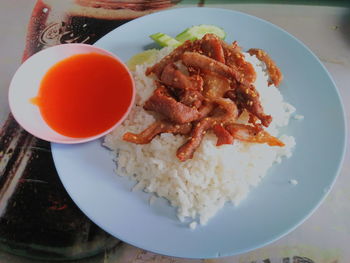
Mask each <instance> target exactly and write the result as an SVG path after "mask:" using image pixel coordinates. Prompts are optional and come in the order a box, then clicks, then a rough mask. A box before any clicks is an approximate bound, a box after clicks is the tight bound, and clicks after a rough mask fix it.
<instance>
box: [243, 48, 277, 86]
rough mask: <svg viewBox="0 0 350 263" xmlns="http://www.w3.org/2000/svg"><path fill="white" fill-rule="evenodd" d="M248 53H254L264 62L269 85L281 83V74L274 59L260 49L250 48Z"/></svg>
mask: <svg viewBox="0 0 350 263" xmlns="http://www.w3.org/2000/svg"><path fill="white" fill-rule="evenodd" d="M248 53H249V54H250V55H252V56H253V55H255V56H256V57H257V58H258V59H259V60H261V61H262V62H264V63H265V65H266V67H267V70H268V72H269V75H270V80H269V86H270V85H272V84H274V85H275V86H276V87H277V86H278V85H279V84H280V83H281V81H282V79H283V75H282V72H281V70H280V69H279V68H278V67H277V65H276V63H275V61H273V60H272V59H271V57H270V56H269V55H268V54H267V53H266V52H265V51H264V50H262V49H259V48H251V49H249V50H248Z"/></svg>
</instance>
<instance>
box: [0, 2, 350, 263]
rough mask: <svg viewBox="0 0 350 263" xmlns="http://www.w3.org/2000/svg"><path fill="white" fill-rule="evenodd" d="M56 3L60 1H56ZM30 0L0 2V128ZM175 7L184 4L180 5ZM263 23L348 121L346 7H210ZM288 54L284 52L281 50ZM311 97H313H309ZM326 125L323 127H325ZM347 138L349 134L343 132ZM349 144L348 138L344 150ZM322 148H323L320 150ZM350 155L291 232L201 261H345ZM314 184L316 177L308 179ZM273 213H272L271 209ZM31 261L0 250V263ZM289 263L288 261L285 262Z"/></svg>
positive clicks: (127, 249) (121, 252) (95, 261)
mask: <svg viewBox="0 0 350 263" xmlns="http://www.w3.org/2000/svg"><path fill="white" fill-rule="evenodd" d="M60 1H62V0H60ZM34 2H35V1H34V0H5V1H1V3H0V34H1V36H2V37H1V44H0V45H1V46H0V47H1V48H0V74H1V77H0V125H2V123H3V122H4V121H5V120H6V117H7V115H8V113H9V109H8V103H7V90H8V85H9V83H10V80H11V77H12V75H13V73H14V72H15V70H16V68H17V67H18V66H19V64H20V61H21V57H22V52H23V49H24V43H25V33H26V29H27V24H28V21H29V16H30V13H31V11H32V8H33V5H34ZM178 6H179V7H180V6H181V7H184V6H189V5H184V4H180V5H178ZM206 6H207V7H221V8H228V9H234V10H237V11H242V12H245V13H248V14H251V15H254V16H257V17H260V18H262V19H265V20H268V21H270V22H272V23H274V24H276V25H278V26H280V27H282V28H283V29H285V30H286V31H288V32H289V33H291V34H293V35H294V36H296V37H297V38H299V39H300V40H301V41H302V42H304V43H305V44H306V45H307V46H308V47H309V48H310V49H311V50H312V51H313V52H314V53H315V54H316V55H317V56H318V57H319V58H320V59H321V61H322V62H323V63H324V65H325V66H326V68H327V69H328V70H329V72H330V73H331V75H332V77H333V78H334V80H335V82H336V84H337V86H338V89H339V91H340V93H341V96H342V99H343V102H344V106H345V110H346V115H347V122H348V123H350V86H349V83H350V9H349V8H340V7H322V6H295V5H293V6H290V5H271V4H269V5H267V4H259V5H256V4H216V5H206ZM286 52H288V51H286ZM315 99H317V95H316V96H315ZM325 125H327V123H325ZM348 134H349V132H348ZM349 144H350V140H349V136H348V148H349ZM325 150H326V149H325ZM349 174H350V153H349V151H348V152H347V155H346V157H345V161H344V165H343V168H342V171H341V174H340V176H339V177H338V180H337V182H336V184H335V187H334V188H333V190H332V191H331V193H330V194H329V196H328V197H327V198H326V200H325V202H324V203H323V204H322V205H321V206H320V208H319V209H318V210H317V211H316V212H315V213H314V214H313V215H312V216H311V217H310V218H309V219H308V220H307V221H306V222H305V223H304V224H302V225H301V226H300V227H298V228H297V229H296V230H295V231H293V232H292V233H290V234H289V235H287V236H285V237H284V238H282V239H280V240H279V241H277V242H275V243H273V244H271V245H269V246H267V247H264V248H261V249H258V250H256V251H253V252H250V253H247V254H243V255H239V256H235V257H229V258H223V259H216V260H205V262H225V263H226V262H227V263H228V262H230V263H236V262H237V263H238V262H239V263H251V262H254V261H257V262H263V260H264V259H266V258H270V260H271V262H272V263H274V262H282V260H281V259H282V258H283V257H287V256H304V257H308V258H310V259H312V260H313V261H314V262H315V263H323V262H325V263H326V262H327V263H335V262H344V263H347V262H350V250H349V244H350V191H349V186H350V177H349ZM314 176H315V180H317V174H315V175H314ZM276 212H277V213H278V211H276ZM3 262H6V263H11V262H35V261H30V260H25V259H20V258H17V257H16V256H12V255H9V254H7V253H3V252H0V263H3ZM71 262H82V263H102V262H104V263H107V262H108V263H109V262H203V261H202V260H186V259H175V258H169V257H163V256H159V255H155V254H152V253H148V252H145V251H142V250H140V249H138V248H134V247H132V246H129V245H127V244H123V245H121V246H118V247H116V248H115V249H113V250H111V251H106V252H105V253H102V254H101V255H99V256H96V257H94V258H90V259H86V260H81V261H71ZM291 262H292V261H291Z"/></svg>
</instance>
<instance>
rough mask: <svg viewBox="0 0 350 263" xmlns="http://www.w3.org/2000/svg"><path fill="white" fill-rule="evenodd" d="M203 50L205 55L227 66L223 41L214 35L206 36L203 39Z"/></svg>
mask: <svg viewBox="0 0 350 263" xmlns="http://www.w3.org/2000/svg"><path fill="white" fill-rule="evenodd" d="M201 49H202V51H203V53H204V54H205V55H207V56H208V57H210V58H212V59H215V60H217V61H219V62H221V63H224V64H225V54H224V50H223V49H222V46H221V41H220V40H219V38H218V37H217V36H216V35H214V34H206V35H204V37H203V38H202V39H201Z"/></svg>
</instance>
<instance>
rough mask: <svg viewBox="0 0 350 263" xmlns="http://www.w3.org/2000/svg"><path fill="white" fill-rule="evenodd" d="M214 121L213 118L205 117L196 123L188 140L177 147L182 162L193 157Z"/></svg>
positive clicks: (177, 153) (178, 156)
mask: <svg viewBox="0 0 350 263" xmlns="http://www.w3.org/2000/svg"><path fill="white" fill-rule="evenodd" d="M213 123H214V120H213V119H211V118H204V119H202V120H200V121H199V122H198V123H197V124H195V125H194V127H193V128H192V131H191V134H190V137H189V138H188V140H187V142H186V143H185V144H183V145H182V146H181V147H180V148H179V149H177V152H176V156H177V158H178V159H179V160H180V161H181V162H184V161H186V160H188V159H192V158H193V154H194V152H195V151H196V150H197V148H198V147H199V146H200V144H201V142H202V140H203V137H204V135H205V134H206V132H207V131H208V130H209V129H210V128H211V127H212V126H213Z"/></svg>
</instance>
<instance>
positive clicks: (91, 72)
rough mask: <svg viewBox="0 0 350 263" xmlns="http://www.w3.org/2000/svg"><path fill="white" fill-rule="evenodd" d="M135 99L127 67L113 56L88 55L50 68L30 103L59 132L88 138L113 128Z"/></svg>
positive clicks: (67, 60)
mask: <svg viewBox="0 0 350 263" xmlns="http://www.w3.org/2000/svg"><path fill="white" fill-rule="evenodd" d="M132 98H133V82H132V79H131V77H130V75H129V74H128V71H127V70H126V69H125V67H124V66H123V65H122V64H121V63H120V62H118V61H117V60H115V59H114V58H112V57H110V56H107V55H101V54H97V53H88V54H79V55H74V56H71V57H69V58H66V59H64V60H62V61H60V62H58V63H57V64H55V65H54V66H53V67H52V68H50V69H49V71H48V72H47V73H46V74H45V76H44V78H43V79H42V81H41V83H40V89H39V92H38V96H37V97H35V98H33V99H31V102H32V103H34V104H36V105H38V106H39V109H40V113H41V115H42V117H43V119H44V120H45V122H46V123H47V124H48V125H49V126H50V127H51V128H52V129H53V130H55V131H56V132H58V133H60V134H62V135H65V136H68V137H74V138H86V137H90V136H94V135H97V134H99V133H101V132H104V131H106V130H108V129H110V128H111V127H113V126H114V125H115V124H116V123H117V122H118V121H119V120H120V119H121V118H122V117H123V115H124V114H125V113H126V111H127V110H128V108H129V106H130V104H131V102H132Z"/></svg>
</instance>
